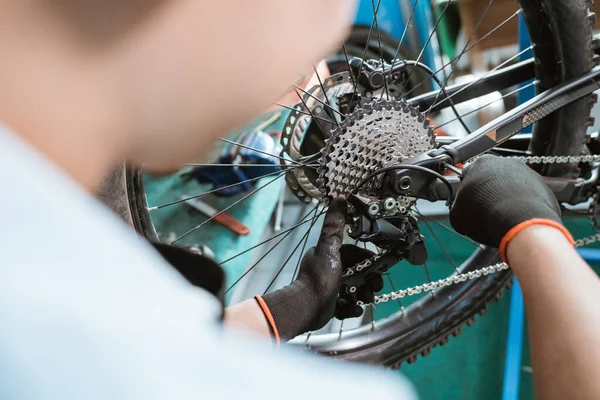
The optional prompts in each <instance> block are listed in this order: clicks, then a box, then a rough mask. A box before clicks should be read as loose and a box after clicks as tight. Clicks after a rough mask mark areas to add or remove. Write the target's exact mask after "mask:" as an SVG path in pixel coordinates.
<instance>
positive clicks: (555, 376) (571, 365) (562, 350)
mask: <svg viewBox="0 0 600 400" xmlns="http://www.w3.org/2000/svg"><path fill="white" fill-rule="evenodd" d="M507 258H508V260H509V262H510V266H511V267H512V269H513V271H514V272H515V274H516V275H517V277H518V279H519V282H520V284H521V287H522V288H523V297H524V300H525V308H526V310H527V322H528V324H529V335H530V340H531V357H532V363H533V380H534V386H535V392H536V395H537V396H538V398H542V399H568V398H571V399H597V398H598V397H599V396H600V379H599V377H600V371H599V370H598V366H599V365H600V279H598V276H597V275H596V274H595V273H594V271H592V269H591V268H590V267H589V266H588V265H587V264H586V263H585V262H584V261H583V260H582V259H581V257H580V256H579V255H578V254H577V252H576V251H575V250H574V249H573V247H572V246H571V244H570V243H569V242H568V241H567V240H566V239H565V237H564V235H563V234H562V233H561V232H560V231H558V230H557V229H554V228H551V227H545V226H532V227H530V228H527V229H525V230H524V231H522V232H521V233H519V234H518V235H517V236H516V237H515V238H514V239H513V240H512V241H511V243H510V245H509V246H508V248H507Z"/></svg>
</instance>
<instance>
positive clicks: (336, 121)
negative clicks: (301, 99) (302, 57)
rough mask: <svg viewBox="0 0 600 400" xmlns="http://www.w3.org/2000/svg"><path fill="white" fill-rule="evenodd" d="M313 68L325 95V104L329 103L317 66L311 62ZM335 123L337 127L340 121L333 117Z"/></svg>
mask: <svg viewBox="0 0 600 400" xmlns="http://www.w3.org/2000/svg"><path fill="white" fill-rule="evenodd" d="M313 69H314V70H315V75H316V76H317V80H318V81H319V86H320V87H321V91H322V92H323V96H325V101H326V102H327V104H330V105H331V101H329V96H327V91H326V90H325V86H323V81H322V80H321V76H320V75H319V71H318V70H317V67H315V66H314V64H313ZM334 119H335V118H334ZM335 123H336V124H337V126H338V127H339V126H340V123H339V122H338V120H337V119H335Z"/></svg>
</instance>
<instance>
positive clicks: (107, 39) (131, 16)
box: [37, 0, 168, 46]
mask: <svg viewBox="0 0 600 400" xmlns="http://www.w3.org/2000/svg"><path fill="white" fill-rule="evenodd" d="M37 1H39V2H41V3H42V5H43V6H44V8H45V9H46V10H47V11H49V12H50V13H52V14H54V15H55V16H56V17H58V18H60V20H61V22H62V23H64V24H65V26H66V27H67V29H70V30H73V33H75V34H76V35H77V37H79V38H80V39H83V40H86V41H89V42H90V44H92V45H95V46H103V45H106V44H110V43H112V42H113V41H114V40H115V39H118V38H119V37H121V36H122V35H124V34H126V33H127V32H128V31H129V30H131V29H132V28H134V27H135V26H136V25H137V24H139V23H140V22H142V21H143V20H144V19H145V18H147V17H149V16H150V15H151V14H152V13H153V12H155V11H156V10H155V9H156V8H157V7H158V6H160V5H163V4H164V3H167V2H168V0H37Z"/></svg>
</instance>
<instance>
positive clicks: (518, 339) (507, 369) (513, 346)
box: [502, 278, 525, 400]
mask: <svg viewBox="0 0 600 400" xmlns="http://www.w3.org/2000/svg"><path fill="white" fill-rule="evenodd" d="M513 279H514V281H513V282H514V284H513V287H512V291H511V293H510V316H509V320H508V338H507V339H506V358H505V362H504V384H503V386H502V400H516V399H518V398H519V384H520V382H521V354H522V352H523V321H524V315H525V306H524V304H523V294H522V293H521V286H520V285H519V281H517V278H513Z"/></svg>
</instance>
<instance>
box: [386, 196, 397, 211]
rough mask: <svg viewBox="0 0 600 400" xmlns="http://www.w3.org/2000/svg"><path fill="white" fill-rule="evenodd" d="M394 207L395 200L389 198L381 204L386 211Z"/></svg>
mask: <svg viewBox="0 0 600 400" xmlns="http://www.w3.org/2000/svg"><path fill="white" fill-rule="evenodd" d="M395 206H396V200H394V199H392V198H391V197H388V198H387V199H385V202H384V203H383V208H385V209H386V210H391V209H393V208H394V207H395Z"/></svg>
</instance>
